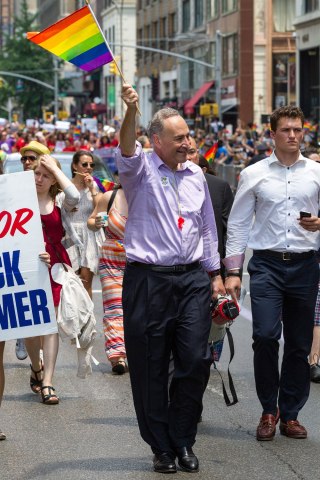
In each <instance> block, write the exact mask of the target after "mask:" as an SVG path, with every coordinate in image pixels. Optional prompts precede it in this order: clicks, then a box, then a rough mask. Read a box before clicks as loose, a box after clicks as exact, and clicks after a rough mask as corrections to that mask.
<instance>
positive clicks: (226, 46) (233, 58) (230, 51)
mask: <svg viewBox="0 0 320 480" xmlns="http://www.w3.org/2000/svg"><path fill="white" fill-rule="evenodd" d="M222 42H223V43H222V73H223V75H233V74H235V73H237V71H238V37H237V35H236V34H234V35H229V36H227V37H224V38H223V40H222Z"/></svg>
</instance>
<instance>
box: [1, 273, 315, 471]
mask: <svg viewBox="0 0 320 480" xmlns="http://www.w3.org/2000/svg"><path fill="white" fill-rule="evenodd" d="M245 282H247V277H245ZM99 288H100V286H99V282H98V281H96V282H95V289H96V290H99ZM94 300H95V304H96V318H97V320H98V323H99V336H98V339H97V342H96V345H95V349H94V355H95V356H96V358H97V359H98V360H99V361H100V364H99V365H98V366H94V371H93V374H92V376H91V377H89V378H87V379H86V380H81V379H79V378H77V376H76V351H75V347H72V346H71V345H69V344H68V343H62V344H61V347H60V351H59V356H58V364H57V368H56V375H55V386H56V388H57V391H58V393H59V395H60V397H61V402H60V404H59V405H57V406H46V405H43V404H41V403H40V402H39V398H38V396H37V395H34V394H33V393H32V392H31V390H30V388H29V385H28V383H29V362H28V360H24V361H19V360H17V359H16V357H15V352H14V342H12V341H11V342H8V343H7V345H6V349H5V364H6V379H7V383H6V389H5V396H4V402H3V407H2V408H1V410H0V426H1V429H2V430H3V431H4V432H6V434H7V440H6V441H4V442H0V480H38V479H41V480H49V479H50V480H53V479H55V480H57V479H58V480H59V479H64V480H76V479H77V480H100V479H105V480H109V479H110V480H111V479H112V480H123V479H126V478H130V479H131V478H134V479H137V480H140V479H141V480H146V479H156V478H159V479H160V478H163V474H156V473H154V472H153V471H152V467H151V460H152V455H151V452H150V449H149V447H148V446H147V445H146V444H145V443H144V442H143V441H142V440H141V438H140V436H139V432H138V427H137V422H136V418H135V413H134V409H133V404H132V398H131V391H130V381H129V376H128V375H124V376H120V377H119V376H113V375H112V374H111V369H110V366H109V364H108V363H107V361H106V359H105V355H104V351H103V335H102V328H101V318H102V308H101V293H100V292H99V291H96V292H95V294H94ZM232 332H233V336H234V340H235V350H236V355H235V359H234V360H233V362H232V364H231V370H232V374H233V377H234V381H235V385H236V390H237V393H238V396H239V403H238V404H237V405H235V406H231V407H227V406H226V405H225V403H224V400H223V396H222V390H221V381H220V379H219V376H218V374H217V372H216V371H214V370H212V375H211V379H210V383H209V385H208V388H207V391H206V393H205V397H204V412H203V422H202V423H201V424H199V429H198V436H197V442H196V444H195V446H194V450H195V452H196V454H197V455H198V457H199V460H200V472H199V473H198V474H196V475H197V476H196V478H197V479H199V480H200V479H206V480H207V479H214V480H229V479H232V480H247V479H249V480H258V479H259V480H260V479H263V480H278V479H279V480H280V479H281V480H296V479H299V480H304V479H306V480H319V479H320V469H319V451H320V415H319V394H320V385H314V384H312V385H311V396H310V399H309V401H308V403H307V405H306V406H305V408H304V409H303V411H302V412H301V414H300V417H299V420H300V421H301V423H303V424H304V425H305V426H306V427H307V429H308V433H309V437H308V439H307V440H293V439H288V438H286V437H282V436H280V435H279V433H277V435H276V438H275V439H274V441H272V442H257V441H256V439H255V430H256V426H257V422H258V420H259V417H260V414H261V409H260V405H259V403H258V400H257V398H256V394H255V388H254V381H253V369H252V349H251V323H250V307H249V296H248V295H247V297H246V299H245V302H244V309H243V315H242V316H240V317H238V318H237V320H236V321H235V323H234V325H233V326H232ZM228 360H229V349H228V346H227V347H225V348H224V352H223V356H222V360H221V362H220V364H219V368H220V370H221V372H222V373H223V375H224V377H225V372H226V369H227V363H228ZM177 476H178V478H181V479H182V478H190V474H188V473H184V472H181V471H179V472H178V473H177Z"/></svg>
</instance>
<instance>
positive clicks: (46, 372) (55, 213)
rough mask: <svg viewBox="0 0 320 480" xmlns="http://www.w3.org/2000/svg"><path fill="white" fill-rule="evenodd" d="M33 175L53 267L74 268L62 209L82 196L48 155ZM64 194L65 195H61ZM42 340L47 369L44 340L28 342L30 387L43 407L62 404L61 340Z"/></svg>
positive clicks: (54, 288) (51, 337)
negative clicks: (58, 386) (58, 381)
mask: <svg viewBox="0 0 320 480" xmlns="http://www.w3.org/2000/svg"><path fill="white" fill-rule="evenodd" d="M34 174H35V182H36V189H37V195H38V201H39V207H40V214H41V221H42V226H43V236H44V241H45V244H46V251H47V252H48V253H49V254H50V257H51V266H52V265H54V264H55V263H60V262H64V263H66V264H68V265H71V263H70V260H69V257H68V254H67V251H66V249H65V248H64V246H63V245H62V243H61V240H62V238H63V237H64V233H65V232H64V227H63V225H62V218H61V208H62V207H63V208H65V209H66V210H72V209H73V208H74V207H75V206H76V205H77V204H78V202H79V192H78V190H77V189H76V187H75V186H74V185H73V184H72V182H71V181H70V180H69V179H68V178H67V177H66V175H65V174H64V173H63V172H62V170H61V168H60V165H59V162H57V160H55V159H54V158H53V157H51V156H50V155H47V154H46V155H42V156H41V157H40V159H39V160H38V163H37V164H36V167H35V169H34ZM61 190H62V192H63V193H59V191H61ZM58 193H59V194H58ZM50 281H51V287H52V294H53V301H54V306H55V309H56V312H57V308H58V305H59V301H60V292H61V285H59V284H58V283H56V282H54V281H53V279H52V277H51V272H50ZM42 338H43V361H44V366H43V365H42V362H41V359H40V346H41V337H33V338H28V339H26V340H25V343H26V348H27V351H28V354H29V356H30V360H31V369H32V374H31V378H30V386H31V389H32V391H33V392H34V393H39V392H41V398H42V402H43V403H45V404H46V405H54V404H57V403H59V397H58V396H57V395H56V393H55V389H54V388H53V385H52V377H53V373H54V368H55V364H56V359H57V355H58V347H59V337H58V334H57V333H53V334H50V335H45V336H43V337H42Z"/></svg>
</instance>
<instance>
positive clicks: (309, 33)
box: [294, 0, 320, 123]
mask: <svg viewBox="0 0 320 480" xmlns="http://www.w3.org/2000/svg"><path fill="white" fill-rule="evenodd" d="M294 24H295V27H296V36H295V38H296V46H297V72H298V75H297V88H296V95H297V103H298V104H299V105H300V106H301V108H302V110H303V112H304V114H305V115H306V117H308V118H309V119H311V120H313V121H315V122H316V123H318V122H319V119H320V2H319V0H297V2H296V19H295V22H294Z"/></svg>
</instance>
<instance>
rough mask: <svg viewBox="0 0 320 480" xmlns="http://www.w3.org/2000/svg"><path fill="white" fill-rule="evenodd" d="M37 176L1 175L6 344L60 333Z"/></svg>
mask: <svg viewBox="0 0 320 480" xmlns="http://www.w3.org/2000/svg"><path fill="white" fill-rule="evenodd" d="M44 251H45V248H44V240H43V233H42V226H41V220H40V212H39V206H38V199H37V193H36V187H35V182H34V173H33V172H30V171H29V172H19V173H10V174H8V175H0V341H2V340H12V339H16V338H25V337H34V336H38V335H47V334H49V333H56V332H57V324H56V317H55V311H54V306H53V300H52V291H51V285H50V278H49V272H48V268H47V266H46V265H45V264H44V263H43V262H42V261H41V260H40V259H39V253H41V252H44Z"/></svg>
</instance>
